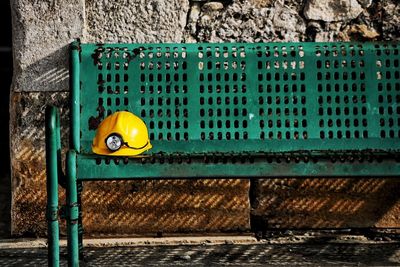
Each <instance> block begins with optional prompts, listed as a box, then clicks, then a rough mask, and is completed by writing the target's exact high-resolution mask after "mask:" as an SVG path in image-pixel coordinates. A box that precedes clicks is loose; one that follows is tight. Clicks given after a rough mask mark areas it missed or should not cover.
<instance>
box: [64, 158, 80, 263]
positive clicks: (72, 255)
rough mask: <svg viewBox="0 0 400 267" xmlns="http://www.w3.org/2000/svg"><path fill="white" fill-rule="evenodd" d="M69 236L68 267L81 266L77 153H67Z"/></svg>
mask: <svg viewBox="0 0 400 267" xmlns="http://www.w3.org/2000/svg"><path fill="white" fill-rule="evenodd" d="M66 164H67V210H68V212H67V214H68V215H67V234H68V266H71V267H76V266H79V241H78V221H79V208H78V192H77V182H76V152H75V151H74V150H70V151H68V153H67V160H66Z"/></svg>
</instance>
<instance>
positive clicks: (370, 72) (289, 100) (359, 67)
mask: <svg viewBox="0 0 400 267" xmlns="http://www.w3.org/2000/svg"><path fill="white" fill-rule="evenodd" d="M79 48H80V50H79V58H80V62H79V69H80V76H79V80H80V83H81V88H80V95H79V99H80V107H81V109H80V115H79V117H80V120H81V121H80V129H81V130H80V142H81V147H80V148H81V154H84V155H90V154H92V152H91V143H92V140H93V138H94V135H95V132H96V128H97V126H98V124H99V123H100V122H101V120H102V119H103V118H104V117H105V116H107V115H108V114H111V113H113V112H115V111H118V110H128V111H131V112H133V113H135V114H137V115H139V116H140V117H142V118H143V119H144V120H145V122H146V124H147V126H148V128H149V133H150V138H151V142H152V144H153V149H152V150H150V151H149V152H148V153H147V154H148V155H150V156H153V157H154V156H157V155H159V154H162V155H167V156H179V155H180V154H189V155H191V156H196V155H197V156H198V155H200V156H201V155H212V154H215V153H216V154H218V153H223V154H226V155H230V154H250V155H256V154H274V153H278V152H282V153H293V152H301V151H306V152H307V153H309V154H311V155H316V156H319V155H324V154H327V153H328V152H330V151H337V152H343V151H380V152H386V153H389V152H390V153H398V152H399V151H400V106H399V103H400V74H399V72H400V71H399V60H400V55H399V50H400V47H399V46H398V45H397V44H395V43H263V44H238V43H230V44H103V45H96V44H80V45H79ZM77 69H78V67H77ZM75 121H77V120H75ZM82 164H85V165H90V163H82ZM381 166H382V165H376V168H378V169H379V168H381ZM155 167H156V168H159V167H158V165H157V166H155ZM120 168H122V167H120ZM160 168H161V167H160ZM81 169H82V168H80V167H79V170H78V177H79V178H86V177H89V176H91V175H90V173H88V172H90V171H84V170H81ZM204 170H207V169H206V168H205V169H204ZM379 172H382V173H385V172H386V171H385V170H381V171H379V170H376V171H373V172H372V173H379ZM205 175H210V176H213V175H214V174H213V173H206V174H205ZM272 175H275V173H272V174H271V176H272ZM296 175H297V174H296ZM355 175H356V174H355Z"/></svg>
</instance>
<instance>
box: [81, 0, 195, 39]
mask: <svg viewBox="0 0 400 267" xmlns="http://www.w3.org/2000/svg"><path fill="white" fill-rule="evenodd" d="M85 8H86V22H87V28H86V29H85V33H86V34H85V35H84V38H83V40H84V41H88V42H122V43H124V42H136V43H160V42H164V43H165V42H178V43H180V42H182V35H183V31H184V28H185V26H186V19H187V13H188V10H189V0H172V1H162V0H133V1H132V0H121V1H111V0H110V1H109V0H105V1H97V0H86V1H85Z"/></svg>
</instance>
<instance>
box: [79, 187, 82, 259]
mask: <svg viewBox="0 0 400 267" xmlns="http://www.w3.org/2000/svg"><path fill="white" fill-rule="evenodd" d="M82 190H83V183H82V182H78V207H79V218H78V245H79V257H80V258H81V259H82V258H83V224H82Z"/></svg>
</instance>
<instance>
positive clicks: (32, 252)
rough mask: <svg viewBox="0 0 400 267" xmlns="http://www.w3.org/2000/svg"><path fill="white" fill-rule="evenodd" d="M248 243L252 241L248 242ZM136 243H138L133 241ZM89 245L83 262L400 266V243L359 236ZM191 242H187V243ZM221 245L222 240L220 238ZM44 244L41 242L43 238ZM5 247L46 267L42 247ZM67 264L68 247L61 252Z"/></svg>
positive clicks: (1, 261)
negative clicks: (258, 240)
mask: <svg viewBox="0 0 400 267" xmlns="http://www.w3.org/2000/svg"><path fill="white" fill-rule="evenodd" d="M248 241H249V240H248ZM134 243H135V242H134ZM145 243H148V244H149V245H141V244H140V242H139V243H136V244H137V245H133V246H127V247H103V245H102V244H100V245H99V244H98V245H99V247H93V244H92V245H90V247H87V248H85V258H84V261H82V262H81V265H82V266H119V267H120V266H400V242H398V241H393V240H388V241H371V240H368V239H365V238H364V237H359V236H356V237H354V236H345V237H343V236H342V237H341V238H337V237H334V238H332V237H313V238H304V237H296V236H294V237H293V236H292V237H290V238H283V239H279V238H273V239H270V240H268V241H264V242H252V241H251V242H250V243H246V244H243V243H241V242H237V240H234V241H232V240H226V241H225V243H224V244H215V242H201V243H197V244H185V245H179V244H176V245H165V244H161V243H160V244H158V245H154V243H153V244H152V242H145ZM186 243H187V242H186ZM217 243H218V242H217ZM39 244H40V242H39ZM12 247H13V246H11V247H10V246H8V247H7V246H4V245H2V246H1V242H0V266H46V264H47V251H46V248H45V247H43V246H40V245H39V246H34V247H30V248H23V246H14V247H13V248H12ZM61 260H62V266H65V265H66V253H65V248H62V252H61Z"/></svg>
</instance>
